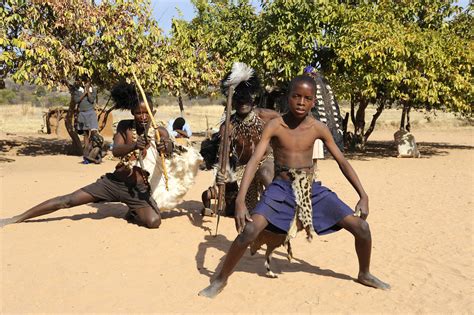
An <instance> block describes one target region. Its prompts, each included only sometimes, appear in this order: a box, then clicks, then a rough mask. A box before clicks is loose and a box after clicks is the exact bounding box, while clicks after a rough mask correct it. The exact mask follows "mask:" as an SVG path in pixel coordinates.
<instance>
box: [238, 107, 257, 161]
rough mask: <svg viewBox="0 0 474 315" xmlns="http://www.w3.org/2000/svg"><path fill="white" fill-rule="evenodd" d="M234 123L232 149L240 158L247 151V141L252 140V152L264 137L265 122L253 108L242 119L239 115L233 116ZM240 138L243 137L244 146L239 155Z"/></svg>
mask: <svg viewBox="0 0 474 315" xmlns="http://www.w3.org/2000/svg"><path fill="white" fill-rule="evenodd" d="M231 123H232V133H231V136H230V138H231V142H232V151H233V154H234V155H235V156H236V157H237V158H238V159H239V160H240V158H241V155H242V154H243V152H244V151H245V150H244V149H245V144H246V143H247V141H250V145H251V147H252V153H253V150H254V149H255V147H256V146H257V143H258V142H259V141H260V139H261V138H262V133H263V128H264V122H263V120H262V119H261V118H260V117H258V115H257V114H256V113H255V112H254V111H253V110H252V111H251V112H250V113H248V115H247V116H245V118H244V119H241V118H240V117H238V116H237V115H234V116H232V117H231ZM239 139H243V144H244V148H242V151H241V152H240V156H238V155H237V152H236V145H235V143H237V142H238V140H239Z"/></svg>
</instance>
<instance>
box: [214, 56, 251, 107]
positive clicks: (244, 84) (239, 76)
mask: <svg viewBox="0 0 474 315" xmlns="http://www.w3.org/2000/svg"><path fill="white" fill-rule="evenodd" d="M229 86H234V88H235V90H234V97H251V98H252V99H253V98H254V97H255V96H256V94H257V93H258V92H259V90H260V80H259V79H258V77H257V75H256V74H255V70H254V69H252V68H251V67H249V66H247V65H246V64H245V63H243V62H235V63H234V64H233V65H232V71H231V72H229V73H228V74H227V75H226V76H225V77H224V79H223V80H222V81H221V91H222V94H224V95H225V96H227V93H228V88H229Z"/></svg>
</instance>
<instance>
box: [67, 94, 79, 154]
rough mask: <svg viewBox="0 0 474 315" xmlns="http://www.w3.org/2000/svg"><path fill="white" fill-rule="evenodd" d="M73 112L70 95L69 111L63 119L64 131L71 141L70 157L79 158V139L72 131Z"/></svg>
mask: <svg viewBox="0 0 474 315" xmlns="http://www.w3.org/2000/svg"><path fill="white" fill-rule="evenodd" d="M75 110H76V103H74V99H73V96H72V94H71V102H70V103H69V109H68V111H67V114H66V119H65V125H66V130H67V133H68V134H69V136H70V137H71V140H72V148H71V151H70V152H69V153H70V154H72V155H77V156H81V155H82V153H83V150H82V142H81V139H79V135H78V134H77V132H76V131H75V130H74V126H73V118H74V111H75Z"/></svg>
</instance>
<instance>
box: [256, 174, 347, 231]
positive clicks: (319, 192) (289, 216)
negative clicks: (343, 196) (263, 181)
mask: <svg viewBox="0 0 474 315" xmlns="http://www.w3.org/2000/svg"><path fill="white" fill-rule="evenodd" d="M311 200H312V205H313V227H314V230H315V231H316V233H317V234H318V235H324V234H329V233H333V232H336V231H339V230H340V229H341V227H339V226H337V225H336V224H337V223H338V222H339V221H341V220H342V219H343V218H345V217H346V216H348V215H353V214H354V211H352V209H351V208H349V206H348V205H346V204H345V203H344V202H342V201H341V200H340V199H339V198H338V197H337V195H336V194H335V193H334V192H332V191H331V190H330V189H328V188H326V187H324V186H322V185H321V182H313V187H312V196H311ZM295 207H296V202H295V195H294V193H293V188H292V187H291V181H288V180H282V179H276V180H273V182H272V183H271V184H270V186H268V188H267V189H266V190H265V191H264V193H263V194H262V197H261V198H260V202H259V203H258V204H257V206H256V207H255V209H254V210H253V211H252V214H260V215H262V216H264V217H265V218H266V219H267V221H268V222H270V223H271V224H272V225H274V226H276V227H277V228H279V229H281V230H283V231H285V232H288V230H289V229H290V224H291V221H292V220H293V218H294V216H295Z"/></svg>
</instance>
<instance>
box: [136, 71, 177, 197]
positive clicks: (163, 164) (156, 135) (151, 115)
mask: <svg viewBox="0 0 474 315" xmlns="http://www.w3.org/2000/svg"><path fill="white" fill-rule="evenodd" d="M132 75H133V78H134V79H135V83H136V84H137V86H138V89H139V90H140V94H141V95H142V98H143V103H144V104H145V106H146V110H147V112H148V116H150V119H151V124H152V126H153V129H155V138H156V141H157V142H160V133H159V131H158V125H157V124H156V121H155V117H153V113H152V112H151V109H150V105H148V101H147V99H146V95H145V91H143V88H142V85H141V84H140V81H138V78H137V76H136V75H135V71H133V70H132ZM160 156H161V166H162V168H163V176H164V177H165V187H166V190H167V191H169V188H168V173H167V172H166V164H165V155H164V154H163V152H161V151H160Z"/></svg>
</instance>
